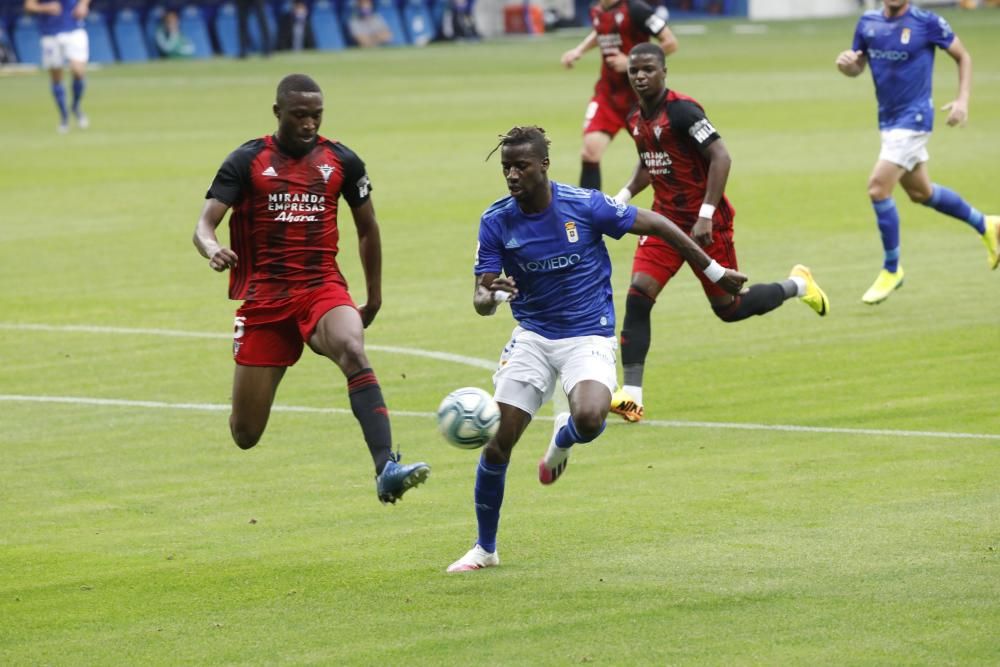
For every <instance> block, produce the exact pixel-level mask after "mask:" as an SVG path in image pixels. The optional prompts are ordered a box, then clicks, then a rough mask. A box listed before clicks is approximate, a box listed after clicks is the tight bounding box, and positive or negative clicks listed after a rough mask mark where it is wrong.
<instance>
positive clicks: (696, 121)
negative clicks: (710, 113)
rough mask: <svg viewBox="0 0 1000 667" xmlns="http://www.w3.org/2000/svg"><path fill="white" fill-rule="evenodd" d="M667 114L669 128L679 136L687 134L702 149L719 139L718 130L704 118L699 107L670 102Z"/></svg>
mask: <svg viewBox="0 0 1000 667" xmlns="http://www.w3.org/2000/svg"><path fill="white" fill-rule="evenodd" d="M667 113H668V114H669V116H670V127H672V128H673V129H674V131H675V132H677V133H679V134H687V135H688V136H689V137H691V140H692V141H693V142H694V143H696V144H698V145H699V146H701V147H702V148H705V147H707V146H708V145H709V144H711V143H712V142H713V141H715V140H716V139H719V138H720V136H719V132H718V130H716V129H715V127H714V126H713V125H712V123H711V121H709V120H708V118H707V117H706V116H705V112H704V111H702V109H701V107H699V106H698V105H697V104H695V103H694V102H689V101H688V100H677V101H676V102H671V103H670V107H669V108H668V109H667Z"/></svg>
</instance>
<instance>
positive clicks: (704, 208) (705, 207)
mask: <svg viewBox="0 0 1000 667" xmlns="http://www.w3.org/2000/svg"><path fill="white" fill-rule="evenodd" d="M713 215H715V207H714V206H712V205H711V204H702V205H701V209H700V210H699V211H698V217H699V218H708V219H709V220H711V219H712V216H713Z"/></svg>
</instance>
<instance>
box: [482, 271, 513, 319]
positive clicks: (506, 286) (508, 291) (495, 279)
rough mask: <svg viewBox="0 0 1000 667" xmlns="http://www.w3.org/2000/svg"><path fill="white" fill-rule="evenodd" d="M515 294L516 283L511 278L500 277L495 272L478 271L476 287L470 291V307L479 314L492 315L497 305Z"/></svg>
mask: <svg viewBox="0 0 1000 667" xmlns="http://www.w3.org/2000/svg"><path fill="white" fill-rule="evenodd" d="M516 296H517V285H516V284H515V283H514V279H513V278H508V277H501V276H499V275H497V274H495V273H480V274H479V275H477V276H476V289H475V291H474V292H473V293H472V307H473V308H475V309H476V312H477V313H479V314H480V315H484V316H485V315H492V314H493V313H495V312H497V305H498V304H501V303H503V302H504V301H508V300H510V299H513V298H514V297H516Z"/></svg>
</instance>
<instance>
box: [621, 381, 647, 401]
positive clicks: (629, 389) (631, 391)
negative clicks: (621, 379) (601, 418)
mask: <svg viewBox="0 0 1000 667" xmlns="http://www.w3.org/2000/svg"><path fill="white" fill-rule="evenodd" d="M622 389H624V390H625V393H626V394H628V395H629V396H631V397H632V398H634V399H635V402H636V403H638V404H639V405H642V387H636V386H634V385H631V384H627V385H625V386H623V387H622Z"/></svg>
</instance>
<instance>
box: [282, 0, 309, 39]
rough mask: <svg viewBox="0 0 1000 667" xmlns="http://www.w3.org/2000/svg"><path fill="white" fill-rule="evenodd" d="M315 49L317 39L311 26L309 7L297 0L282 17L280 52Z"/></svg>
mask: <svg viewBox="0 0 1000 667" xmlns="http://www.w3.org/2000/svg"><path fill="white" fill-rule="evenodd" d="M315 48H316V38H315V37H314V36H313V31H312V26H311V25H310V24H309V5H307V4H306V3H305V2H303V1H302V0H297V1H296V2H294V3H292V8H291V9H290V10H289V11H288V12H286V13H285V14H284V15H283V16H282V17H281V23H280V24H279V25H278V50H279V51H301V50H302V49H315Z"/></svg>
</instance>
